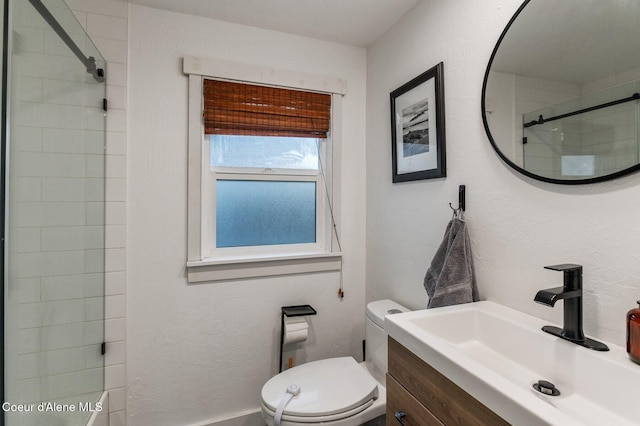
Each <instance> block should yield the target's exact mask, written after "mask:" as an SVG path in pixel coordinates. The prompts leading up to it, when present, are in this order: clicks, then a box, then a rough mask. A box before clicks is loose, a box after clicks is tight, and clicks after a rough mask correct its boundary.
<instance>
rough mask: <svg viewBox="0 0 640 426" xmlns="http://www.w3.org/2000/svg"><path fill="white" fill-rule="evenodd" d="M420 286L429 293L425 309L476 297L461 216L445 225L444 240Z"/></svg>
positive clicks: (464, 227)
mask: <svg viewBox="0 0 640 426" xmlns="http://www.w3.org/2000/svg"><path fill="white" fill-rule="evenodd" d="M424 288H425V289H426V290H427V294H428V295H429V304H428V305H427V308H437V307H439V306H449V305H457V304H459V303H469V302H475V301H477V300H478V288H477V286H476V277H475V275H474V273H473V262H472V258H471V245H470V244H469V234H468V233H467V225H466V223H465V222H464V220H462V218H461V217H458V216H454V217H453V219H451V221H450V222H449V224H448V225H447V229H446V230H445V232H444V239H443V241H442V243H441V244H440V247H439V248H438V251H436V254H435V256H434V257H433V260H432V261H431V266H430V267H429V269H428V270H427V273H426V275H425V277H424Z"/></svg>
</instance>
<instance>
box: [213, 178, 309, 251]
mask: <svg viewBox="0 0 640 426" xmlns="http://www.w3.org/2000/svg"><path fill="white" fill-rule="evenodd" d="M216 203H217V212H216V247H243V246H263V245H273V244H302V243H315V242H316V183H315V182H285V181H263V180H260V181H251V180H218V181H217V183H216Z"/></svg>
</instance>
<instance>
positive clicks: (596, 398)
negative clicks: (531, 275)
mask: <svg viewBox="0 0 640 426" xmlns="http://www.w3.org/2000/svg"><path fill="white" fill-rule="evenodd" d="M546 323H547V321H545V320H542V319H540V318H536V317H533V316H530V315H527V314H525V313H523V312H519V311H516V310H514V309H511V308H508V307H506V306H502V305H499V304H497V303H494V302H490V301H482V302H474V303H466V304H463V305H455V306H447V307H443V308H437V309H425V310H421V311H412V312H406V313H402V314H397V315H388V316H387V317H386V318H385V330H386V331H387V333H388V335H389V343H388V344H389V358H388V359H389V367H388V375H387V424H388V425H394V426H396V425H399V424H405V425H431V424H434V425H454V424H455V425H492V426H493V425H505V424H514V425H527V426H537V425H557V426H601V425H616V426H622V425H625V426H632V425H635V426H637V425H638V422H637V405H638V403H637V402H638V401H637V398H638V397H637V392H635V390H636V389H637V385H638V383H640V366H638V364H635V363H633V362H632V361H631V360H630V359H629V357H628V356H627V353H626V351H625V349H624V348H622V347H620V346H617V345H614V344H612V343H609V344H608V346H609V349H610V350H609V351H606V352H603V351H596V350H591V349H588V348H586V347H583V346H580V345H577V344H574V343H572V342H569V341H567V340H564V339H561V338H558V337H556V336H554V335H551V334H549V333H545V332H544V331H543V327H544V326H545V325H546ZM396 413H398V417H396ZM402 413H404V414H402Z"/></svg>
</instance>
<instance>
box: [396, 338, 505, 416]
mask: <svg viewBox="0 0 640 426" xmlns="http://www.w3.org/2000/svg"><path fill="white" fill-rule="evenodd" d="M398 412H402V413H404V416H403V417H402V422H400V420H398V419H397V418H396V413H398ZM386 423H387V426H399V425H400V424H404V425H407V426H415V425H429V426H431V425H434V426H441V425H445V426H449V425H487V426H489V425H490V426H500V425H508V424H509V423H507V422H506V421H505V420H504V419H502V418H501V417H500V416H498V415H497V414H496V413H494V412H493V411H491V410H490V409H489V408H487V407H486V406H485V405H483V404H482V403H480V402H479V401H478V400H477V399H475V398H474V397H472V396H471V395H469V394H468V393H467V392H465V391H464V390H462V389H461V388H460V387H459V386H457V385H456V384H455V383H453V382H452V381H451V380H449V379H447V378H446V377H445V376H443V375H442V374H441V373H439V372H438V371H437V370H435V369H434V368H433V367H431V366H430V365H429V364H427V363H426V362H424V361H422V360H421V359H420V358H418V357H417V356H416V355H414V354H413V353H412V352H411V351H409V350H408V349H407V348H405V347H404V346H402V345H401V344H400V343H398V342H396V341H395V340H394V339H392V338H391V337H390V338H389V368H388V373H387V421H386Z"/></svg>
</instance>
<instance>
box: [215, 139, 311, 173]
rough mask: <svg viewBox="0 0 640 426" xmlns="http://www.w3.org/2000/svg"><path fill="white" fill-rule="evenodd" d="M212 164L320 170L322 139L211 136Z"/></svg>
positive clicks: (216, 165) (218, 165)
mask: <svg viewBox="0 0 640 426" xmlns="http://www.w3.org/2000/svg"><path fill="white" fill-rule="evenodd" d="M209 140H210V142H211V167H263V168H272V169H310V170H317V169H318V146H319V145H320V143H321V142H322V139H311V138H285V137H273V136H237V135H210V136H209Z"/></svg>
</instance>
